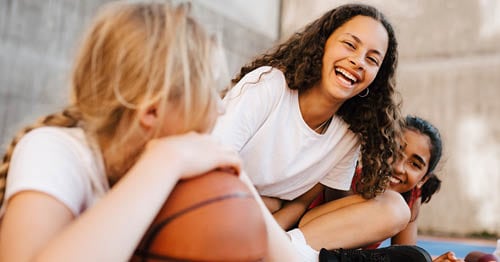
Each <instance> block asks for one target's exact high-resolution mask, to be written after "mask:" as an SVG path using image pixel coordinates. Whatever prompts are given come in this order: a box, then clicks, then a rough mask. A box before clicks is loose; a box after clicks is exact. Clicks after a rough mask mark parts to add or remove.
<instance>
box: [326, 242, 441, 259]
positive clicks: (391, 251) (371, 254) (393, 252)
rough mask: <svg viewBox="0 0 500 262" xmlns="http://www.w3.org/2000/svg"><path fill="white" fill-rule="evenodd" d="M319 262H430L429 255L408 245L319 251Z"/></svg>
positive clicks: (421, 249)
mask: <svg viewBox="0 0 500 262" xmlns="http://www.w3.org/2000/svg"><path fill="white" fill-rule="evenodd" d="M319 261H320V262H365V261H366V262H399V261H401V262H432V258H431V255H429V253H428V252H427V251H425V250H424V249H423V248H421V247H418V246H410V245H393V246H388V247H384V248H377V249H367V250H363V249H335V250H332V251H328V250H326V249H324V248H323V249H321V250H320V252H319Z"/></svg>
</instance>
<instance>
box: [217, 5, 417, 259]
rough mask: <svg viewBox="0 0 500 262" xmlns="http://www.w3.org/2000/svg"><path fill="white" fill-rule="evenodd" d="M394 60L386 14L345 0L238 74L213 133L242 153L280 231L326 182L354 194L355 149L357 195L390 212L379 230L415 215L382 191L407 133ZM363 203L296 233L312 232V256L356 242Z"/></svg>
mask: <svg viewBox="0 0 500 262" xmlns="http://www.w3.org/2000/svg"><path fill="white" fill-rule="evenodd" d="M397 57H398V55H397V41H396V37H395V33H394V30H393V28H392V26H391V25H390V23H389V22H388V21H387V20H386V18H385V17H384V16H383V14H381V13H380V12H379V11H378V10H377V9H375V8H373V7H371V6H367V5H363V4H348V5H343V6H340V7H337V8H335V9H333V10H331V11H329V12H327V13H325V14H324V15H323V16H322V17H320V18H319V19H317V20H315V21H313V22H312V23H311V24H309V25H307V26H306V27H305V28H304V29H303V30H302V31H300V32H298V33H295V34H294V35H293V36H292V37H291V38H290V39H288V40H287V41H286V42H284V43H282V44H280V45H278V46H277V47H276V48H275V49H273V50H272V51H270V52H269V53H267V54H264V55H262V56H260V57H258V58H256V59H255V60H254V61H253V62H251V63H250V64H248V65H246V66H244V67H243V68H242V69H241V71H240V73H239V74H238V75H237V76H236V78H235V79H233V84H234V86H233V87H232V88H231V89H230V90H229V91H228V92H227V94H226V96H225V97H224V100H223V102H224V103H225V105H226V114H225V115H223V116H221V117H219V119H218V121H217V124H216V126H215V128H214V131H213V135H214V136H215V137H217V138H218V139H219V140H220V141H222V142H223V143H226V144H228V145H231V146H232V147H233V148H234V149H236V150H238V151H239V152H240V154H241V156H242V158H243V160H244V165H245V170H246V171H247V172H248V176H249V177H250V179H251V181H252V183H253V184H254V185H255V186H256V188H257V190H258V192H259V194H260V195H261V196H262V197H263V199H264V201H265V203H266V205H267V206H268V208H269V210H270V211H272V212H273V214H274V217H275V219H276V220H277V221H278V223H279V224H280V225H281V226H282V228H284V229H286V230H289V229H292V228H293V227H294V226H295V225H296V224H297V222H298V221H299V219H300V217H301V216H302V215H303V214H304V212H306V210H307V207H308V206H309V204H310V203H311V202H312V200H313V199H314V198H315V197H316V196H317V194H318V193H319V192H322V191H323V189H324V188H325V187H326V188H331V189H335V190H337V191H338V192H339V193H344V192H347V191H348V190H349V188H350V185H351V180H352V177H353V174H354V171H355V167H356V162H357V160H358V155H362V156H363V158H362V159H361V161H362V164H363V171H362V175H361V179H360V181H359V183H358V189H359V193H360V194H361V195H362V196H363V197H364V200H365V202H368V201H369V200H370V199H373V198H376V199H377V201H376V203H378V205H376V206H375V208H377V209H378V213H380V214H384V215H381V216H380V217H377V218H374V219H375V220H376V222H377V223H378V224H380V226H381V230H393V228H394V225H397V226H399V227H402V226H403V225H404V224H406V223H407V222H408V219H409V212H401V211H400V210H399V209H396V208H394V203H397V204H400V205H403V204H404V203H405V202H404V199H403V198H402V197H401V195H400V194H397V193H395V192H386V193H384V194H381V193H382V192H384V190H385V188H386V186H387V184H388V182H389V177H390V175H391V174H392V167H391V165H392V160H395V159H397V158H398V149H399V144H398V141H400V139H399V137H400V136H401V122H402V121H401V115H400V109H399V106H398V104H397V103H396V101H395V100H396V99H395V93H396V91H395V70H396V65H397ZM366 208H368V209H371V208H374V206H373V205H371V204H368V203H365V204H360V205H357V206H356V208H355V209H353V210H349V211H347V210H346V211H344V213H343V214H335V216H339V215H342V217H343V218H345V219H342V220H340V221H345V224H344V225H342V224H330V223H329V221H330V219H329V215H330V214H325V215H324V216H322V217H321V219H319V220H318V221H317V222H316V223H314V221H313V222H311V223H309V226H307V227H303V228H301V229H300V230H297V229H294V230H292V231H290V232H289V233H290V235H291V236H292V239H293V238H297V239H303V238H304V236H305V239H307V243H308V244H312V245H311V246H312V247H313V249H314V250H312V252H315V251H317V250H319V248H321V247H326V248H329V249H332V248H340V247H345V245H347V244H350V242H349V241H354V240H355V238H356V237H355V236H356V231H353V228H350V227H348V226H347V225H348V224H350V223H351V220H350V219H351V217H354V216H353V214H356V213H357V212H359V213H363V214H366V213H368V212H365V211H366V210H365V209H366ZM358 209H359V210H358ZM360 211H361V212H360ZM369 211H371V210H369ZM389 225H390V226H389ZM391 232H392V231H391ZM353 239H354V240H353ZM309 251H311V250H309Z"/></svg>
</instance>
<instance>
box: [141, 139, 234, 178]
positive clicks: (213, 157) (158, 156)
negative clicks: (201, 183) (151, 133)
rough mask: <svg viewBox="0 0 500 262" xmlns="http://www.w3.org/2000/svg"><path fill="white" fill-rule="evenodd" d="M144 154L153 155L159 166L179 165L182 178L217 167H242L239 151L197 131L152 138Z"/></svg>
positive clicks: (147, 156) (148, 156)
mask: <svg viewBox="0 0 500 262" xmlns="http://www.w3.org/2000/svg"><path fill="white" fill-rule="evenodd" d="M143 158H149V161H152V162H151V163H152V165H153V166H156V168H159V167H162V166H167V168H176V169H178V173H179V175H180V178H181V179H182V178H189V177H193V176H196V175H200V174H203V173H205V172H208V171H210V170H213V169H216V168H230V169H233V170H235V172H236V173H239V172H240V168H241V158H240V156H239V154H238V153H237V152H236V151H234V150H232V149H231V148H229V147H228V146H225V145H221V144H220V143H218V142H217V141H215V139H213V138H212V137H211V136H209V135H206V134H199V133H195V132H190V133H187V134H183V135H177V136H168V137H165V138H159V139H153V140H151V141H150V142H148V144H147V146H146V149H145V152H144V153H143ZM169 159H171V160H169Z"/></svg>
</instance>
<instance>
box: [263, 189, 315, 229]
mask: <svg viewBox="0 0 500 262" xmlns="http://www.w3.org/2000/svg"><path fill="white" fill-rule="evenodd" d="M323 188H324V186H323V185H321V184H316V185H315V186H314V187H313V188H311V189H310V190H309V191H307V192H306V193H304V194H303V195H302V196H300V197H298V198H296V199H294V200H292V201H286V202H284V204H283V207H282V208H280V209H279V210H278V211H276V212H274V213H273V216H274V219H276V221H277V222H278V224H279V225H280V226H281V228H283V229H285V230H289V229H291V228H293V227H294V226H295V225H297V223H298V222H299V219H300V218H301V217H302V215H304V213H305V212H306V210H307V208H308V207H309V205H311V203H312V201H314V199H315V198H316V197H317V196H318V194H320V193H321V192H323Z"/></svg>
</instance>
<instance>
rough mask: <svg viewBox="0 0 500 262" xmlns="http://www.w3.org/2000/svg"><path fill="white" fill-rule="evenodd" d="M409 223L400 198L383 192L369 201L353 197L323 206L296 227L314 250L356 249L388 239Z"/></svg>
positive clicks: (405, 207)
mask: <svg viewBox="0 0 500 262" xmlns="http://www.w3.org/2000/svg"><path fill="white" fill-rule="evenodd" d="M409 220H410V209H409V208H408V205H407V204H406V202H405V201H404V199H403V198H402V196H401V195H400V194H399V193H397V192H394V191H391V190H387V191H386V192H384V193H383V194H381V195H379V196H377V197H376V198H374V199H370V200H366V199H363V198H362V197H361V196H359V195H353V196H348V197H345V198H341V199H339V200H335V201H331V202H328V203H326V204H323V205H321V206H319V207H317V208H314V209H312V210H310V211H308V212H307V213H306V215H305V216H304V217H303V219H302V220H301V222H300V223H299V228H300V230H301V231H302V232H303V234H304V236H305V238H306V240H307V243H308V244H309V245H310V246H311V247H312V248H314V249H316V250H320V249H321V248H326V249H337V248H358V247H362V246H365V245H368V244H372V243H375V242H378V241H382V240H384V239H386V238H389V237H392V236H393V235H395V234H397V233H398V232H400V231H401V230H403V229H404V228H405V227H406V225H407V224H408V222H409Z"/></svg>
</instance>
